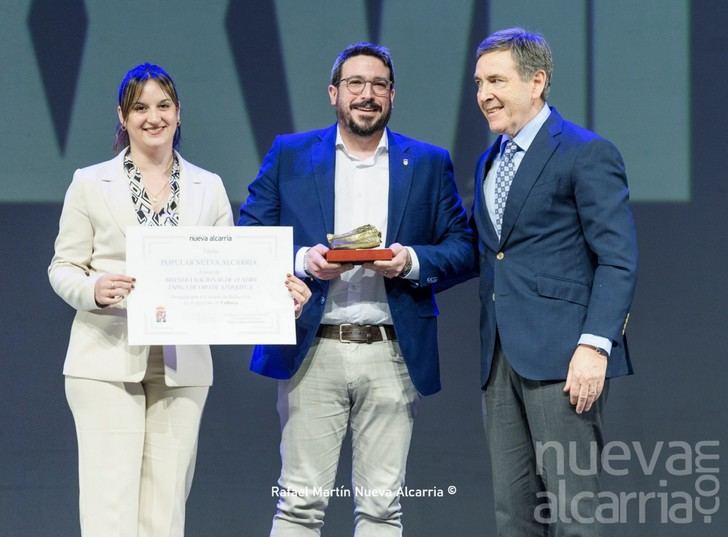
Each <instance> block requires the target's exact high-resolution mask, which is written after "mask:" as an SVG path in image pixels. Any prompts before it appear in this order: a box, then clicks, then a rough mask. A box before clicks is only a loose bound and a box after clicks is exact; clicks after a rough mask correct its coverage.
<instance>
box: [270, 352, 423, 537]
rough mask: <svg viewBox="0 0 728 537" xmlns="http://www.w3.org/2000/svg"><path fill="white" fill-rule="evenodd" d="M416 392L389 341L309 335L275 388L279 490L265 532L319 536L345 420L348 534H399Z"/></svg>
mask: <svg viewBox="0 0 728 537" xmlns="http://www.w3.org/2000/svg"><path fill="white" fill-rule="evenodd" d="M418 400H419V394H418V393H417V390H416V388H415V387H414V385H413V384H412V381H411V379H410V377H409V373H408V372H407V366H406V365H405V363H404V358H403V356H402V354H401V352H400V350H399V345H397V343H396V342H391V341H382V342H378V343H371V344H365V343H341V342H339V341H336V340H333V339H322V338H320V339H316V340H315V341H314V344H313V345H312V347H311V349H310V351H309V353H308V355H307V356H306V359H305V360H304V363H303V364H302V366H301V369H300V370H299V371H298V372H297V373H296V375H295V376H294V377H293V378H292V379H290V380H287V381H281V382H280V383H279V386H278V414H279V415H280V418H281V460H282V468H281V476H280V479H279V481H278V484H279V485H280V488H281V489H285V490H289V491H293V492H294V493H295V494H290V495H284V494H281V495H279V498H278V505H277V510H276V514H275V516H274V517H273V528H272V530H271V534H270V535H271V537H304V536H305V537H308V536H318V535H320V534H321V527H322V526H323V520H324V512H325V510H326V506H327V505H328V500H329V497H328V496H326V495H325V494H321V491H327V490H331V489H332V488H333V485H334V480H335V478H336V468H337V465H338V462H339V454H340V451H341V444H342V441H343V438H344V435H345V434H346V430H347V425H349V424H350V426H351V438H352V479H351V480H352V488H351V493H352V497H353V500H354V524H355V531H354V534H355V535H356V537H395V536H400V535H402V522H401V507H400V502H399V496H397V495H396V493H397V491H398V490H399V488H400V487H401V486H403V485H404V476H405V468H406V464H407V453H408V451H409V446H410V439H411V437H412V425H413V421H414V415H415V410H416V403H417V401H418Z"/></svg>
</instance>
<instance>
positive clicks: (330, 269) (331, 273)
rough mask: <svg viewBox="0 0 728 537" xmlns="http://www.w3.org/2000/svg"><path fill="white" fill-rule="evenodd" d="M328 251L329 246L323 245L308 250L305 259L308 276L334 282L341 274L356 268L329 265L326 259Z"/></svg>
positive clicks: (340, 264)
mask: <svg viewBox="0 0 728 537" xmlns="http://www.w3.org/2000/svg"><path fill="white" fill-rule="evenodd" d="M328 251H329V248H328V246H324V245H323V244H321V243H319V244H317V245H316V246H312V247H311V248H309V249H308V252H306V255H305V256H304V258H303V267H304V269H305V270H306V272H307V273H308V274H310V275H311V276H313V277H314V278H316V279H318V280H333V279H334V278H338V277H339V276H340V275H341V273H343V272H346V271H347V270H351V269H353V268H354V265H352V264H349V263H347V264H342V263H329V262H328V261H326V258H325V257H324V255H325V254H326V252H328Z"/></svg>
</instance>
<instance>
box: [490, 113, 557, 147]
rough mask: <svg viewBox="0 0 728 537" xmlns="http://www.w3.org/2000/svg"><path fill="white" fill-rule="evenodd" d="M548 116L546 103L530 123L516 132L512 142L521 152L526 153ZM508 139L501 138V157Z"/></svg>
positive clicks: (506, 137) (505, 135)
mask: <svg viewBox="0 0 728 537" xmlns="http://www.w3.org/2000/svg"><path fill="white" fill-rule="evenodd" d="M550 115H551V109H550V108H549V105H548V104H547V103H544V105H543V108H541V111H540V112H539V113H538V114H536V115H535V116H534V117H533V119H531V121H529V122H528V123H526V124H525V125H524V126H523V128H522V129H521V130H520V131H519V132H518V134H516V136H515V137H514V138H513V141H514V142H516V145H517V146H518V147H519V148H520V149H521V151H528V148H529V147H531V144H532V143H533V140H534V138H536V135H537V134H538V131H540V130H541V127H543V124H544V123H546V120H547V119H548V118H549V116H550ZM510 139H511V137H510V136H508V135H507V134H504V135H503V137H502V138H501V145H500V154H501V155H502V154H503V151H504V150H505V146H506V144H507V143H508V141H509V140H510Z"/></svg>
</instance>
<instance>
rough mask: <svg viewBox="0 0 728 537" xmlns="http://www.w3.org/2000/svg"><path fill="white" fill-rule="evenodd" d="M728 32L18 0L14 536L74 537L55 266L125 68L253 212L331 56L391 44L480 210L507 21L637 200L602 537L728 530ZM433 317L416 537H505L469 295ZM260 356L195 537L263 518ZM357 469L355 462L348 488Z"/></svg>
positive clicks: (683, 15)
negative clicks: (494, 74) (612, 157)
mask: <svg viewBox="0 0 728 537" xmlns="http://www.w3.org/2000/svg"><path fill="white" fill-rule="evenodd" d="M727 23H728V8H727V7H726V4H725V3H723V2H719V1H715V2H708V1H694V2H690V1H688V0H640V1H633V0H610V1H609V2H607V1H604V2H601V1H597V0H593V1H578V0H551V1H549V2H536V1H530V0H515V1H508V2H506V1H501V0H491V1H490V2H487V1H476V0H453V1H448V2H443V1H438V0H396V1H395V0H391V1H382V0H378V1H375V0H368V1H365V0H360V1H338V2H331V1H329V2H326V1H318V0H317V1H314V0H310V1H300V0H275V1H263V0H261V1H248V2H244V1H235V0H230V1H222V0H215V1H213V0H210V1H208V2H195V1H194V0H185V1H172V0H155V1H152V2H150V1H148V0H138V1H136V0H135V1H132V0H129V1H122V2H102V1H94V0H86V1H83V0H63V1H56V0H32V1H30V0H6V1H4V2H2V5H1V6H0V67H1V68H2V69H1V72H2V83H1V84H0V107H1V108H0V110H1V111H2V113H1V114H0V118H1V119H0V121H2V129H0V159H1V162H2V164H1V165H0V185H1V187H2V188H0V226H1V228H0V229H1V232H0V246H1V248H2V250H1V251H2V254H1V256H0V263H1V264H0V267H1V269H2V271H1V273H2V280H1V281H2V308H1V309H0V337H1V338H2V339H1V340H0V365H1V368H0V371H1V373H0V400H1V401H2V403H0V537H46V536H48V537H56V536H58V537H68V536H73V535H78V507H77V493H78V488H77V476H76V472H77V466H76V441H75V434H74V429H73V423H72V419H71V414H70V412H69V410H68V408H67V405H66V402H65V396H64V391H63V378H62V376H61V365H62V362H63V356H64V352H65V347H66V344H67V341H68V332H69V327H70V322H71V319H72V315H73V312H72V311H71V310H70V308H69V307H68V306H66V305H65V304H64V303H63V302H62V301H61V300H60V299H59V298H58V297H56V296H55V295H54V294H53V292H52V290H51V289H50V286H49V285H48V281H47V276H46V267H47V265H48V262H49V261H50V258H51V256H52V251H53V240H54V238H55V234H56V232H57V223H58V217H59V215H60V210H61V203H62V199H63V194H64V192H65V190H66V188H67V186H68V184H69V182H70V178H71V175H72V173H73V170H74V169H75V168H77V167H80V166H85V165H89V164H91V163H94V162H98V161H101V160H105V159H107V158H109V157H110V156H111V152H110V147H111V140H112V135H113V129H114V126H115V106H116V104H115V92H116V88H117V85H118V83H119V80H120V79H121V77H122V75H123V74H124V73H125V72H126V70H128V69H129V68H130V67H132V66H133V65H136V64H137V63H140V62H143V61H152V62H157V63H160V64H161V65H163V66H165V67H166V68H167V69H168V70H169V71H170V72H171V74H172V75H173V76H174V77H175V79H176V81H177V84H178V87H179V90H180V93H181V100H182V117H183V125H184V141H183V146H182V152H183V154H184V155H185V156H186V157H187V158H188V159H189V160H191V161H193V162H195V163H197V164H199V165H201V166H203V167H205V168H208V169H211V170H214V171H216V172H218V173H220V174H221V175H222V176H223V178H224V180H225V184H226V187H227V189H228V194H229V196H230V198H231V199H232V200H234V206H235V208H236V210H237V205H238V202H239V201H241V200H243V199H244V198H245V195H246V186H247V184H248V183H249V182H250V181H251V180H252V178H253V177H254V176H255V172H256V170H257V168H258V166H259V165H260V160H261V158H262V155H263V154H264V153H265V151H266V150H267V148H268V147H269V146H270V144H271V142H272V139H273V136H274V135H275V134H276V133H282V132H291V131H300V130H306V129H310V128H315V127H321V126H325V125H328V124H330V123H332V122H333V120H334V116H333V112H332V110H331V109H330V107H329V105H328V100H327V96H326V82H327V77H328V72H329V69H330V65H331V63H332V62H333V59H334V57H335V55H336V53H337V52H338V51H339V50H341V49H342V48H343V47H344V46H346V45H347V44H348V43H350V42H352V41H354V40H360V39H370V40H374V41H379V42H381V43H383V44H386V45H388V46H389V47H390V48H391V50H392V53H393V56H394V61H395V66H396V68H397V99H396V103H395V104H396V106H395V110H394V115H393V118H392V127H393V128H394V129H395V130H400V131H402V132H404V133H406V134H409V135H412V136H415V137H418V138H421V139H424V140H427V141H430V142H433V143H436V144H439V145H442V146H445V147H447V148H448V149H449V150H450V151H451V153H452V154H453V157H454V160H455V166H456V174H457V180H458V184H459V186H460V189H461V193H462V194H463V197H464V198H465V199H466V202H467V204H468V206H469V204H470V200H471V198H472V185H471V174H472V169H473V166H474V164H475V160H476V158H477V156H478V154H479V153H480V152H482V151H483V150H484V149H485V148H486V147H487V145H488V143H489V136H488V134H487V129H486V125H485V121H484V120H483V119H482V116H481V115H480V113H479V111H478V110H477V107H476V105H475V100H474V95H475V92H474V85H473V83H472V72H473V65H474V59H473V52H474V49H475V47H476V45H477V44H478V42H479V41H480V40H481V39H482V38H483V37H484V36H485V35H486V34H487V33H488V32H489V31H490V30H493V29H496V28H500V27H504V26H511V25H515V24H519V25H524V26H526V27H527V28H529V29H532V30H536V31H541V32H543V33H544V34H545V35H546V37H547V38H548V39H549V40H550V42H551V43H552V45H553V48H554V53H555V58H556V68H555V79H554V85H553V90H552V95H551V98H550V102H551V104H553V105H555V106H556V107H558V108H559V110H560V111H561V112H562V113H563V115H565V116H566V117H568V118H570V119H572V120H574V121H577V122H579V123H581V124H584V125H586V126H589V127H591V128H592V129H594V130H596V131H597V132H599V133H600V134H602V135H604V136H606V137H608V138H610V139H612V140H613V141H614V142H615V143H616V144H617V145H618V146H619V147H620V148H621V150H622V151H623V154H624V156H625V161H626V163H627V167H628V173H629V178H630V182H631V187H632V194H633V201H634V212H635V217H636V221H637V226H638V233H639V245H640V253H641V259H640V280H639V285H638V291H637V297H636V300H635V304H634V308H633V312H632V316H631V322H630V326H629V338H630V347H631V350H632V356H633V360H634V364H635V369H636V374H635V375H634V376H633V377H630V378H624V379H619V380H617V381H615V382H613V383H612V385H611V389H610V393H609V403H608V410H607V440H608V441H609V442H610V443H609V454H610V455H611V456H612V458H611V459H610V460H609V461H608V463H609V466H608V472H607V474H608V475H607V476H606V480H605V484H604V491H603V493H602V500H603V502H604V505H605V506H607V507H609V510H605V511H604V512H603V515H604V518H605V519H608V520H609V521H610V523H609V524H607V534H608V535H619V536H620V537H645V536H659V537H671V536H690V537H698V536H699V537H712V536H716V537H717V536H723V535H725V534H726V531H727V530H728V515H726V506H724V505H720V500H722V499H724V498H725V493H724V490H721V487H720V485H721V483H722V481H723V476H724V474H725V470H726V464H725V458H726V455H725V449H724V448H725V446H726V445H727V444H728V432H727V431H728V419H727V415H728V413H727V412H726V410H725V402H724V399H725V396H724V394H725V393H726V390H725V384H726V380H728V375H727V374H726V365H725V364H726V359H727V358H728V356H727V352H726V348H728V337H727V336H726V334H727V332H728V327H727V326H726V320H727V318H728V316H727V315H726V306H725V304H726V302H728V284H727V283H726V281H725V277H726V274H728V232H726V224H727V223H728V221H727V218H726V211H727V209H728V201H727V196H728V187H727V186H726V173H725V171H724V165H723V161H724V158H725V151H726V147H728V137H726V134H725V133H726V127H725V118H726V117H728V92H727V91H726V88H728V63H727V62H726V61H725V50H727V49H728V39H726V37H725V27H726V24H727ZM440 305H441V310H442V315H441V317H440V336H441V338H440V346H441V355H442V375H443V384H444V390H443V391H442V393H440V394H438V395H436V396H433V397H429V398H427V399H425V400H424V401H423V402H422V405H421V410H420V413H419V416H418V418H417V422H416V425H415V435H414V440H413V444H412V451H411V456H410V462H409V467H408V473H407V479H408V485H409V486H410V487H411V488H412V489H431V490H434V491H435V493H436V494H440V493H441V494H442V496H441V497H439V496H435V497H427V498H417V497H411V498H406V499H405V500H404V509H405V511H404V512H405V514H404V521H405V534H407V535H410V536H424V537H441V536H447V537H450V536H452V537H455V536H457V537H477V536H487V535H493V534H494V525H493V519H494V515H493V505H492V493H491V490H490V470H489V460H488V456H487V453H486V449H485V441H484V434H483V432H482V425H481V414H480V390H479V385H478V378H479V375H478V368H479V365H478V334H477V330H478V328H477V326H478V319H477V316H478V304H477V290H476V286H475V283H474V282H468V283H466V284H463V285H460V286H459V287H456V288H454V289H451V290H449V291H447V292H445V293H443V294H442V295H441V297H440ZM524 337H527V335H524ZM249 354H250V349H249V348H247V347H217V348H215V349H214V356H215V368H216V369H215V377H216V381H215V385H214V387H213V389H212V391H211V393H210V398H209V400H208V404H207V408H206V412H205V417H204V419H203V424H202V431H201V439H200V449H199V459H198V465H197V474H196V481H195V484H194V486H193V490H192V494H191V497H190V500H189V504H188V516H187V520H188V524H187V526H188V529H187V535H188V536H190V537H209V536H216V537H217V536H220V537H226V536H255V535H266V534H267V532H268V529H269V525H270V519H271V516H272V514H273V509H274V498H272V497H271V487H272V486H273V485H275V482H276V479H277V477H278V469H279V457H278V439H279V431H278V419H277V416H276V412H275V382H274V381H272V380H270V379H265V378H262V377H258V376H255V375H253V374H251V373H249V372H248V371H247V362H248V357H249ZM349 455H350V452H349V450H348V449H347V448H345V450H344V453H343V456H342V462H341V468H340V472H339V479H338V481H337V485H340V486H342V487H344V488H348V487H349V485H348V476H349V470H350V464H349ZM450 487H452V488H450ZM438 491H440V492H438ZM351 507H352V503H351V499H350V498H345V497H342V498H333V499H332V501H331V505H330V509H329V512H328V514H327V519H326V526H325V528H324V535H325V536H328V537H338V536H342V535H348V534H350V533H351V527H352V515H351Z"/></svg>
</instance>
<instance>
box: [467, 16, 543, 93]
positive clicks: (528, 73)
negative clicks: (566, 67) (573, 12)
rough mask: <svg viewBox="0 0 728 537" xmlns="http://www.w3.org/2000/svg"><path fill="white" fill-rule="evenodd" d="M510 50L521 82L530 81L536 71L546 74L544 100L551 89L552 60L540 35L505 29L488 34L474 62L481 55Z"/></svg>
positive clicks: (521, 29)
mask: <svg viewBox="0 0 728 537" xmlns="http://www.w3.org/2000/svg"><path fill="white" fill-rule="evenodd" d="M499 50H510V51H511V56H512V57H513V61H514V62H515V63H516V69H517V70H518V74H519V75H520V77H521V80H524V81H525V80H528V79H530V78H531V77H532V76H533V75H534V74H535V73H536V71H538V70H543V71H544V72H545V73H546V84H545V85H544V88H543V93H542V94H541V96H542V98H543V99H544V100H546V98H547V97H548V96H549V90H550V89H551V75H552V73H553V71H554V60H553V56H552V55H551V48H550V47H549V44H548V43H547V42H546V40H545V39H544V38H543V36H542V35H541V34H537V33H530V32H527V31H526V30H524V29H523V28H506V29H505V30H498V31H497V32H494V33H492V34H490V35H489V36H488V37H486V38H485V39H483V41H482V42H481V43H480V45H478V50H477V52H476V56H475V57H476V60H477V59H479V58H480V57H481V56H482V55H483V54H486V53H488V52H495V51H499Z"/></svg>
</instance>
